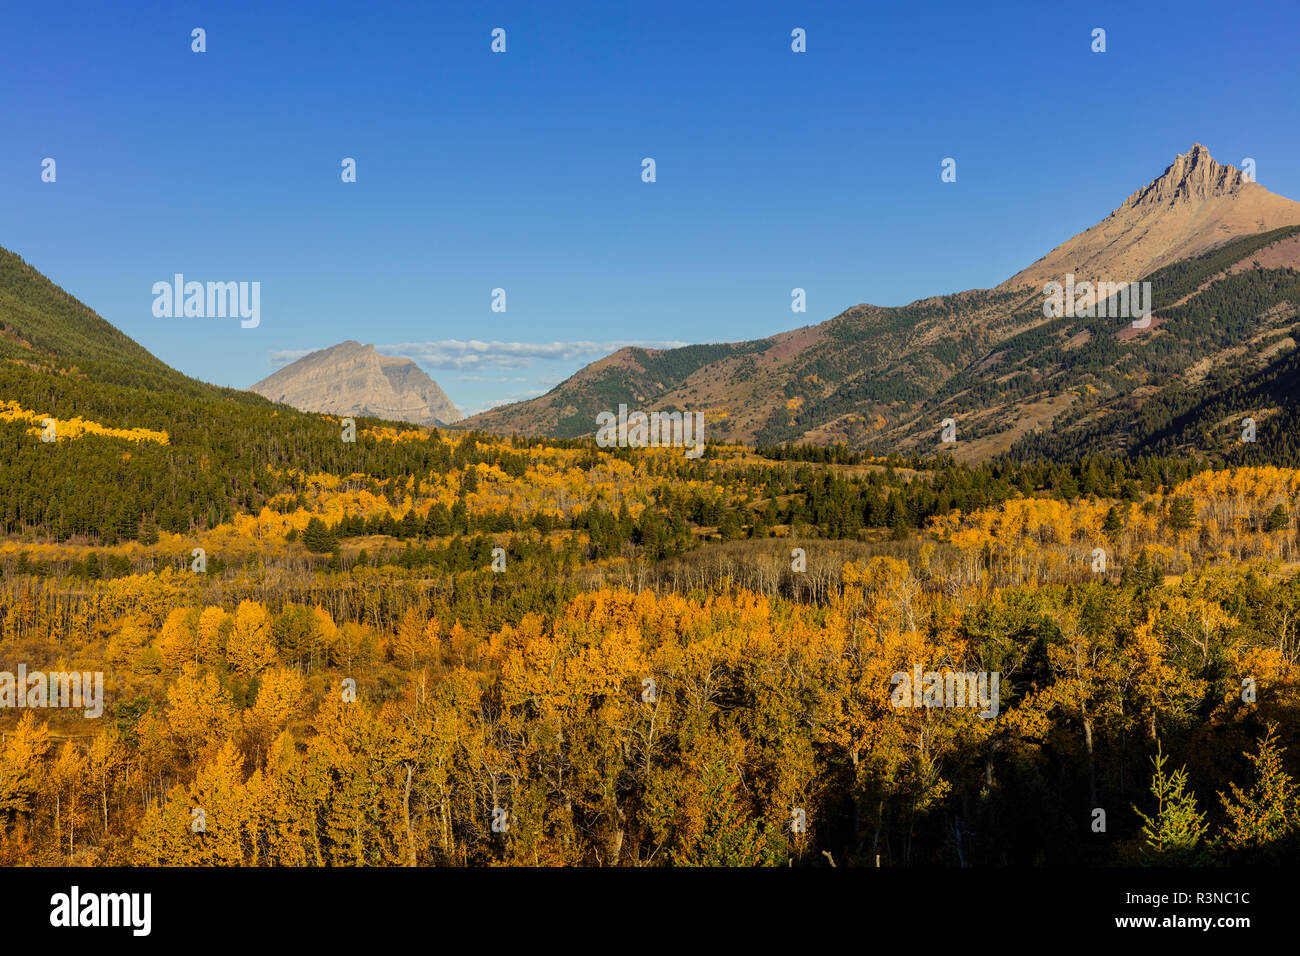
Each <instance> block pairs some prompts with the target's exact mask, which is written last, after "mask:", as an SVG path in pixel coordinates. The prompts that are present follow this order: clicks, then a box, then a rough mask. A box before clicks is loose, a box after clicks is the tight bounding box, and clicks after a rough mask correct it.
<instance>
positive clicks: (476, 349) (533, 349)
mask: <svg viewBox="0 0 1300 956" xmlns="http://www.w3.org/2000/svg"><path fill="white" fill-rule="evenodd" d="M686 344H687V343H686V342H624V341H616V342H591V341H580V342H482V341H480V340H478V339H470V340H468V341H465V342H462V341H460V340H459V339H444V340H442V341H440V342H400V343H397V344H395V345H376V346H375V350H376V351H377V352H382V353H384V354H385V355H397V356H401V357H403V358H411V359H415V361H416V362H417V363H419V364H420V365H423V366H424V367H426V368H433V369H448V370H452V371H458V370H470V371H473V370H475V369H483V368H527V367H529V366H531V365H532V364H533V363H534V362H571V361H573V360H574V359H596V358H602V357H604V356H606V355H609V354H610V353H611V352H617V351H618V350H619V349H621V348H627V347H629V346H635V347H637V348H643V349H675V348H681V347H682V346H683V345H686ZM313 351H316V350H315V349H282V350H278V351H274V352H272V353H271V364H272V365H273V366H275V367H276V368H283V367H284V366H286V365H288V364H289V363H290V362H296V361H297V360H298V359H300V358H302V357H303V356H304V355H310V354H311V353H312V352H313Z"/></svg>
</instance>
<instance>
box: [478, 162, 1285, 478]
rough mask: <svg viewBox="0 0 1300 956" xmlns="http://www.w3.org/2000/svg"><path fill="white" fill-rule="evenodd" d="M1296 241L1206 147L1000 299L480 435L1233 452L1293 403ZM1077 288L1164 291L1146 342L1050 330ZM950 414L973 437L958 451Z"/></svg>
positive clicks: (564, 389) (603, 385)
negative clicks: (668, 433)
mask: <svg viewBox="0 0 1300 956" xmlns="http://www.w3.org/2000/svg"><path fill="white" fill-rule="evenodd" d="M1298 227H1300V203H1297V202H1293V201H1292V200H1290V199H1285V198H1283V197H1280V196H1276V195H1274V194H1273V193H1270V192H1269V191H1268V190H1266V189H1265V188H1264V187H1263V186H1260V185H1259V184H1258V183H1255V182H1251V181H1249V180H1248V177H1246V176H1245V175H1244V174H1243V173H1242V172H1240V171H1238V170H1237V169H1235V168H1234V167H1232V166H1228V165H1223V164H1220V163H1217V162H1215V161H1214V160H1213V159H1212V158H1211V157H1210V154H1209V152H1208V150H1206V148H1205V147H1204V146H1202V145H1200V144H1199V143H1197V144H1195V145H1194V146H1193V147H1192V148H1191V149H1190V150H1189V151H1188V152H1186V153H1184V154H1182V155H1180V156H1178V157H1177V158H1176V159H1175V160H1174V162H1173V163H1172V164H1170V165H1169V166H1168V167H1167V168H1166V169H1165V171H1164V172H1163V173H1162V174H1161V175H1159V176H1157V177H1156V178H1155V179H1154V180H1153V181H1152V182H1151V183H1150V184H1148V185H1147V186H1144V187H1143V188H1141V189H1139V190H1137V191H1136V192H1134V193H1133V194H1132V195H1131V196H1130V197H1129V198H1128V199H1127V200H1126V201H1125V202H1124V203H1123V204H1122V205H1121V206H1120V207H1119V208H1118V209H1116V210H1115V211H1114V212H1112V213H1111V214H1110V215H1109V216H1107V217H1106V219H1104V220H1103V221H1102V222H1100V223H1099V224H1097V225H1096V226H1093V227H1092V228H1091V229H1088V230H1086V231H1084V232H1082V233H1080V234H1078V235H1076V236H1075V237H1073V238H1072V239H1069V240H1068V241H1066V242H1065V243H1063V244H1062V245H1060V246H1058V247H1057V248H1056V249H1053V250H1052V251H1051V252H1049V253H1048V254H1047V255H1046V256H1044V257H1043V258H1041V259H1039V260H1038V261H1037V262H1035V263H1034V264H1033V265H1031V266H1029V267H1028V268H1026V269H1024V270H1023V271H1021V272H1019V273H1017V274H1016V275H1015V276H1012V277H1011V278H1010V279H1008V280H1007V281H1006V282H1003V283H1002V284H1001V285H999V286H998V287H996V288H994V289H981V290H971V291H967V292H959V293H956V294H953V295H945V296H935V297H932V298H928V299H921V300H918V301H916V302H913V303H911V304H910V305H906V306H902V307H898V308H882V307H879V306H872V305H858V306H854V307H852V308H850V309H848V310H846V311H845V312H843V313H841V314H840V315H838V316H835V317H834V318H832V319H829V320H827V321H825V322H822V323H821V324H819V325H810V326H805V327H804V328H800V329H795V330H793V331H789V332H784V333H781V334H779V335H774V336H771V337H770V338H765V339H756V340H751V341H747V342H737V343H726V344H713V345H692V346H687V347H685V348H679V349H670V350H652V349H642V348H624V349H621V350H619V351H618V352H615V353H614V354H612V355H609V356H607V357H605V358H603V359H600V360H599V361H597V362H594V363H592V364H591V365H588V366H586V367H585V368H583V369H581V370H580V371H578V372H577V373H576V374H575V375H573V376H571V377H570V378H569V379H567V380H566V381H564V382H562V383H561V384H559V385H558V386H556V387H555V388H554V389H552V390H551V391H550V392H547V393H546V394H545V395H542V396H540V397H538V398H535V399H532V400H530V401H526V402H519V403H516V404H512V405H504V406H501V407H499V408H494V409H491V410H490V411H487V412H483V413H481V414H479V415H475V416H473V417H472V418H469V419H466V420H465V422H464V423H463V424H464V425H466V426H468V427H473V428H481V429H484V430H487V431H494V432H498V433H501V434H512V433H518V434H521V435H532V436H553V437H578V436H582V435H591V434H593V433H594V431H595V427H596V426H595V417H596V415H597V414H598V413H600V412H602V411H607V410H615V409H617V407H618V405H619V404H620V403H626V404H627V405H628V406H629V408H634V409H641V410H645V411H652V410H663V411H672V410H676V409H680V410H683V411H693V412H696V411H702V412H704V414H705V417H706V422H707V425H706V433H705V434H706V438H709V439H716V440H722V441H742V442H754V443H761V444H767V443H782V442H806V443H813V444H831V443H836V442H844V443H846V444H848V445H850V446H855V447H860V448H870V449H872V450H873V451H876V452H877V453H882V454H884V453H890V452H899V453H902V454H912V453H917V452H921V453H925V452H930V451H945V452H951V453H953V454H954V455H955V456H956V457H958V458H959V459H974V458H985V457H988V456H991V455H997V454H1002V453H1007V452H1011V453H1013V454H1017V455H1028V454H1052V455H1058V454H1059V455H1072V454H1079V453H1082V452H1087V451H1108V452H1122V451H1129V452H1141V451H1146V450H1153V451H1154V450H1162V451H1165V452H1168V451H1171V450H1174V449H1187V448H1191V449H1201V450H1208V449H1210V448H1213V447H1220V446H1222V445H1223V444H1224V443H1225V442H1227V441H1228V440H1229V433H1230V432H1231V429H1229V428H1228V424H1229V418H1231V417H1232V416H1234V415H1239V413H1241V414H1244V413H1245V412H1251V413H1254V414H1255V415H1256V417H1260V420H1261V421H1263V419H1264V418H1267V417H1268V416H1269V415H1270V414H1271V412H1270V410H1276V409H1277V408H1278V407H1279V403H1286V402H1288V401H1290V399H1289V398H1288V397H1287V394H1286V388H1287V387H1289V385H1288V384H1287V383H1291V382H1293V381H1294V378H1295V371H1294V370H1291V367H1290V365H1291V364H1296V362H1297V360H1296V359H1295V358H1294V357H1293V356H1294V353H1295V342H1296V338H1297V337H1300V329H1297V326H1298V325H1300V308H1298V304H1300V285H1298V283H1300V273H1297V271H1296V270H1297V269H1300V228H1298ZM1068 274H1073V275H1074V276H1075V277H1076V280H1078V281H1085V280H1086V281H1090V282H1094V283H1096V282H1113V283H1129V282H1134V281H1140V280H1150V281H1151V282H1152V289H1151V291H1152V298H1153V305H1154V314H1153V315H1152V316H1151V318H1150V321H1149V323H1145V324H1144V325H1145V327H1143V328H1135V327H1133V324H1132V322H1131V321H1129V319H1128V318H1096V317H1089V316H1086V315H1083V314H1067V315H1065V316H1064V317H1056V318H1053V317H1052V316H1049V315H1046V314H1045V311H1044V289H1043V286H1044V284H1045V283H1046V282H1051V281H1054V282H1058V283H1060V282H1064V281H1066V276H1067V275H1068ZM1288 363H1290V364H1288ZM1283 366H1285V367H1283ZM1265 380H1267V381H1268V382H1269V383H1271V384H1269V385H1267V386H1265V385H1264V384H1262V383H1263V382H1264V381H1265ZM1245 396H1252V397H1250V398H1249V399H1247V398H1246V397H1245ZM1216 402H1217V404H1216ZM1238 405H1240V406H1241V407H1240V408H1238V407H1237V406H1238ZM1215 416H1218V417H1217V418H1216V417H1215ZM947 418H951V419H953V420H954V422H955V423H956V427H957V439H958V440H957V442H956V443H953V444H942V445H941V444H940V430H941V423H942V421H943V420H944V419H947ZM1278 421H1279V422H1280V421H1281V418H1280V417H1279V419H1278ZM1278 427H1281V426H1280V425H1279V426H1278Z"/></svg>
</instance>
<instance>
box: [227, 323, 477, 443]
mask: <svg viewBox="0 0 1300 956" xmlns="http://www.w3.org/2000/svg"><path fill="white" fill-rule="evenodd" d="M250 391H253V392H256V393H257V394H259V395H262V396H264V397H266V398H269V399H271V400H272V401H274V402H282V403H284V404H285V405H290V406H292V407H293V408H296V409H298V410H299V411H304V412H322V413H325V414H328V415H350V416H368V417H373V418H386V419H391V420H394V421H404V422H411V423H412V424H415V425H451V424H454V423H456V422H458V421H460V420H461V414H460V412H458V411H457V410H456V407H455V406H454V405H452V403H451V400H450V399H448V398H447V395H446V393H445V392H443V390H442V389H441V388H440V387H439V386H438V383H437V382H435V381H434V380H433V379H431V378H429V376H428V375H426V374H425V373H424V371H423V370H422V369H421V368H420V367H419V366H418V365H416V364H415V362H413V361H412V360H411V359H409V358H398V357H396V356H392V355H382V354H380V353H379V352H376V351H375V347H374V346H373V345H362V344H361V343H360V342H353V341H347V342H341V343H340V344H338V345H335V346H334V347H333V348H328V349H321V350H320V351H318V352H312V353H311V354H310V355H304V356H303V357H302V358H300V359H298V360H297V361H296V362H294V363H293V364H291V365H286V366H285V367H284V368H282V369H280V370H279V371H278V372H276V373H275V374H273V375H270V376H268V377H267V378H264V379H262V381H260V382H258V383H257V384H256V385H254V386H252V388H251V389H250Z"/></svg>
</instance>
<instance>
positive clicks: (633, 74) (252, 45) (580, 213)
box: [0, 0, 1300, 412]
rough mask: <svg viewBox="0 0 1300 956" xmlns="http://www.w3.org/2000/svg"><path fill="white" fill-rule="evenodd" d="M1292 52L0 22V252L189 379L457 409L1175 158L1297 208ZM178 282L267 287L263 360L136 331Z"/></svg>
mask: <svg viewBox="0 0 1300 956" xmlns="http://www.w3.org/2000/svg"><path fill="white" fill-rule="evenodd" d="M195 27H202V28H204V29H205V30H206V33H207V52H205V53H202V54H199V53H194V52H192V51H191V30H192V29H193V28H195ZM496 27H501V28H504V29H505V30H506V52H505V53H504V54H494V53H492V52H491V50H490V43H491V36H490V34H491V31H492V30H493V29H494V28H496ZM795 27H802V28H803V29H805V30H806V31H807V47H808V49H807V52H806V53H802V54H796V53H793V52H792V51H791V49H790V43H791V40H790V33H791V30H792V29H794V28H795ZM1095 27H1102V28H1104V29H1105V30H1106V31H1107V37H1106V40H1107V51H1106V52H1105V53H1104V54H1095V53H1093V52H1091V49H1090V45H1091V32H1092V30H1093V28H1095ZM1297 28H1300V8H1298V7H1297V6H1296V4H1278V3H1252V4H1249V5H1248V6H1245V7H1232V6H1230V5H1229V6H1225V5H1224V4H1222V3H1215V4H1209V3H1179V4H1165V3H1161V4H1155V3H1139V4H1133V3H1131V2H1123V3H1087V4H1075V3H1042V2H1038V3H1023V4H1021V3H1004V4H996V5H986V4H971V3H955V2H954V3H932V4H925V5H920V4H864V3H861V2H857V3H850V2H846V3H815V4H794V3H767V2H762V0H754V2H743V3H741V2H738V3H707V2H701V3H685V2H683V3H672V2H662V0H661V2H654V3H644V4H634V3H620V2H614V3H611V2H608V0H607V2H603V3H564V2H554V3H551V2H548V3H537V2H531V3H490V2H488V3H464V4H456V5H451V4H440V3H436V2H418V3H383V2H370V3H335V2H329V0H312V2H299V3H288V2H276V0H258V2H243V0H221V2H192V0H188V2H187V0H179V2H153V3H145V2H134V0H122V2H120V3H119V2H115V3H112V4H105V3H103V2H102V0H77V2H62V0H45V2H42V3H40V4H26V3H25V4H19V3H13V2H11V3H7V4H6V5H5V8H4V10H3V12H2V13H0V87H2V88H3V89H4V90H5V91H6V92H5V95H4V96H3V98H0V128H2V129H3V133H4V135H3V136H2V137H0V245H3V246H4V247H6V248H8V249H11V250H13V251H15V252H17V253H18V254H20V255H22V256H23V257H24V258H25V259H27V260H28V261H29V262H31V263H32V264H33V265H34V266H35V267H37V268H38V269H40V270H41V271H42V272H44V273H45V274H47V275H48V276H50V277H51V278H52V279H53V280H54V281H55V282H57V283H59V284H60V285H62V286H63V287H64V288H65V289H67V290H68V291H70V292H71V293H72V294H74V295H76V296H77V297H78V298H80V299H82V300H83V301H84V302H86V303H87V304H88V305H90V306H91V307H92V308H94V309H95V310H96V311H98V312H99V313H100V314H101V315H103V316H104V317H105V318H106V319H108V320H109V321H110V322H112V323H113V324H115V325H116V326H118V327H119V328H121V329H122V330H123V331H125V332H126V333H127V334H129V335H130V336H132V337H133V338H135V339H136V340H137V341H139V342H140V343H141V344H143V345H144V346H145V347H147V348H148V349H150V350H151V351H152V352H153V353H154V354H156V355H158V356H159V357H160V358H162V359H163V360H164V361H166V362H168V363H169V364H171V365H173V366H175V367H177V368H179V369H181V370H183V371H185V372H186V373H188V374H190V375H194V376H196V377H198V378H202V379H205V380H207V381H211V382H216V383H218V384H222V385H231V386H235V387H240V388H243V387H247V386H248V385H250V384H252V383H253V382H255V381H257V380H258V379H260V378H262V377H264V376H266V375H268V374H270V372H272V371H273V370H274V369H275V368H276V367H278V365H277V362H279V363H281V364H282V363H283V362H284V361H285V360H286V359H287V358H288V357H291V356H294V355H297V354H301V353H303V352H305V351H307V350H311V349H316V348H324V347H327V346H330V345H333V344H335V343H337V342H340V341H343V340H346V339H356V340H359V341H362V342H372V343H375V344H376V345H378V346H381V347H385V346H392V347H393V348H387V349H385V350H387V351H392V352H394V353H399V354H400V353H405V354H411V355H412V356H413V357H416V358H418V359H420V361H421V364H422V365H423V366H424V367H425V369H426V370H427V371H428V372H429V373H430V374H431V375H432V376H433V377H434V378H435V379H437V380H438V382H439V383H440V384H442V386H443V387H444V389H445V390H446V391H447V393H448V394H449V395H450V396H451V398H452V400H453V401H454V402H455V403H456V404H457V405H458V407H460V408H461V409H462V410H464V411H467V412H473V411H478V410H482V409H484V408H487V407H490V406H492V405H494V404H499V403H501V402H504V401H509V400H516V399H519V398H523V397H529V396H532V395H536V394H540V393H541V392H543V391H544V390H546V389H547V388H549V387H550V386H551V385H554V384H555V383H557V382H558V381H560V380H562V379H563V378H565V377H567V376H568V375H570V374H572V373H573V372H574V371H576V370H577V369H578V368H580V367H581V366H582V365H584V364H586V363H587V362H588V361H591V360H593V359H595V358H597V357H599V356H600V355H602V354H604V353H605V352H606V351H609V350H610V349H612V348H613V347H616V346H617V345H618V344H620V343H624V342H642V343H653V342H718V341H735V340H741V339H747V338H755V337H761V336H764V335H769V334H772V333H775V332H779V331H783V330H785V329H789V328H794V327H798V326H801V325H806V324H812V323H816V322H820V321H823V320H825V319H827V318H830V317H832V316H834V315H835V314H837V313H839V312H840V311H842V310H844V309H845V308H848V307H850V306H852V305H855V304H858V303H862V302H871V303H876V304H880V305H901V304H904V303H907V302H909V301H912V300H914V299H917V298H922V297H925V296H928V295H933V294H939V293H945V292H953V291H957V290H961V289H966V288H977V287H988V286H991V285H995V284H997V283H998V282H1000V281H1002V280H1003V279H1005V278H1007V277H1008V276H1010V275H1011V274H1013V273H1014V272H1016V271H1017V270H1019V269H1020V268H1022V267H1024V266H1025V265H1027V264H1029V263H1030V262H1032V261H1033V260H1035V259H1037V258H1038V257H1039V256H1041V255H1043V254H1044V253H1045V252H1047V251H1048V250H1049V249H1050V248H1051V247H1053V246H1055V245H1056V244H1058V243H1060V242H1061V241H1063V240H1065V239H1066V238H1068V237H1069V236H1071V235H1073V234H1074V233H1076V232H1078V231H1080V230H1082V229H1084V228H1086V227H1088V226H1089V225H1092V224H1093V223H1095V222H1096V221H1098V220H1100V219H1101V218H1103V217H1104V216H1105V215H1106V214H1108V213H1109V212H1110V211H1111V210H1112V209H1114V208H1115V207H1116V206H1118V205H1119V204H1120V203H1121V202H1122V201H1123V200H1124V199H1125V198H1126V197H1127V196H1128V195H1129V194H1130V193H1131V192H1132V191H1133V190H1135V189H1137V188H1138V187H1139V186H1141V185H1143V184H1145V183H1146V182H1148V181H1149V180H1151V179H1153V178H1154V177H1156V176H1157V175H1159V174H1160V173H1161V172H1162V171H1163V169H1164V168H1165V166H1166V165H1168V163H1169V162H1171V161H1172V159H1173V157H1174V156H1175V155H1176V154H1177V153H1179V152H1184V151H1186V150H1187V149H1188V148H1189V147H1190V146H1191V144H1192V143H1193V142H1196V141H1199V142H1202V143H1204V144H1205V145H1206V146H1207V147H1209V149H1210V152H1211V153H1212V154H1213V156H1214V157H1215V158H1216V159H1217V160H1219V161H1220V162H1231V163H1234V164H1239V163H1240V161H1241V160H1242V158H1243V157H1246V156H1249V157H1252V158H1254V159H1255V161H1256V164H1257V175H1258V179H1259V181H1260V182H1261V183H1262V184H1263V185H1264V186H1265V187H1267V188H1269V189H1271V190H1273V191H1274V192H1278V193H1280V194H1282V195H1286V196H1290V197H1292V198H1300V160H1298V159H1297V150H1298V148H1300V98H1297V97H1296V95H1295V90H1296V79H1295V63H1296V61H1295V38H1296V35H1297ZM45 157H51V158H54V159H55V161H56V163H57V180H56V182H54V183H45V182H42V181H41V161H42V160H43V159H44V158H45ZM344 157H353V158H355V160H356V162H357V182H356V183H346V184H345V183H343V182H342V181H341V179H340V163H341V161H342V159H343V158H344ZM645 157H653V158H654V159H655V161H656V166H657V182H655V183H644V182H642V180H641V161H642V159H643V158H645ZM945 157H952V158H954V159H955V160H956V161H957V181H956V182H955V183H943V182H941V180H940V171H941V169H940V164H941V162H942V160H943V159H944V158H945ZM177 272H181V273H184V274H185V276H186V278H187V279H190V280H198V281H257V282H260V283H261V290H262V293H261V296H262V301H261V323H260V325H259V326H258V327H257V328H255V329H243V328H240V324H239V322H238V320H230V319H208V318H204V319H198V318H191V319H176V318H156V317H155V316H154V314H153V311H152V303H153V295H152V292H151V289H152V286H153V284H154V283H155V282H157V281H170V280H171V277H172V275H173V274H174V273H177ZM794 287H801V288H804V289H806V290H807V312H806V313H805V314H802V315H799V314H794V313H792V312H791V309H790V301H791V299H790V292H791V289H792V288H794ZM494 288H503V289H505V290H506V311H505V312H504V313H501V312H493V311H492V310H491V293H492V290H493V289H494ZM470 342H479V343H486V344H483V345H468V344H466V343H470ZM399 346H400V347H399Z"/></svg>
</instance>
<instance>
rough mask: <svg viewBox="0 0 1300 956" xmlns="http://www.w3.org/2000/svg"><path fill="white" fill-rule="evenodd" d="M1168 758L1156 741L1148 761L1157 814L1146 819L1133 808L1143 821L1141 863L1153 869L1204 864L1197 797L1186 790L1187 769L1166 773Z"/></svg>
mask: <svg viewBox="0 0 1300 956" xmlns="http://www.w3.org/2000/svg"><path fill="white" fill-rule="evenodd" d="M1168 762H1169V756H1168V755H1167V754H1166V753H1165V752H1164V749H1163V747H1162V745H1161V744H1160V742H1159V741H1157V742H1156V755H1155V756H1154V757H1152V758H1151V763H1152V765H1153V766H1154V767H1155V773H1154V774H1153V775H1152V777H1151V794H1152V796H1154V797H1155V798H1156V813H1155V816H1154V817H1149V816H1147V815H1146V814H1145V813H1143V812H1142V811H1141V810H1138V808H1137V807H1136V806H1134V807H1133V810H1134V811H1135V812H1136V813H1137V815H1138V816H1139V817H1141V818H1142V837H1143V840H1144V845H1143V846H1142V847H1141V854H1142V858H1143V860H1144V861H1146V862H1147V863H1149V864H1153V865H1156V866H1187V865H1190V864H1194V863H1200V862H1203V861H1204V855H1205V852H1204V851H1205V848H1204V846H1203V845H1202V842H1201V841H1202V840H1203V839H1204V837H1205V830H1206V825H1205V814H1204V813H1198V812H1197V810H1196V795H1195V794H1194V793H1191V792H1189V791H1188V790H1187V789H1186V788H1187V768H1186V767H1181V768H1179V769H1178V770H1175V771H1174V772H1173V773H1166V772H1165V764H1167V763H1168Z"/></svg>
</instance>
